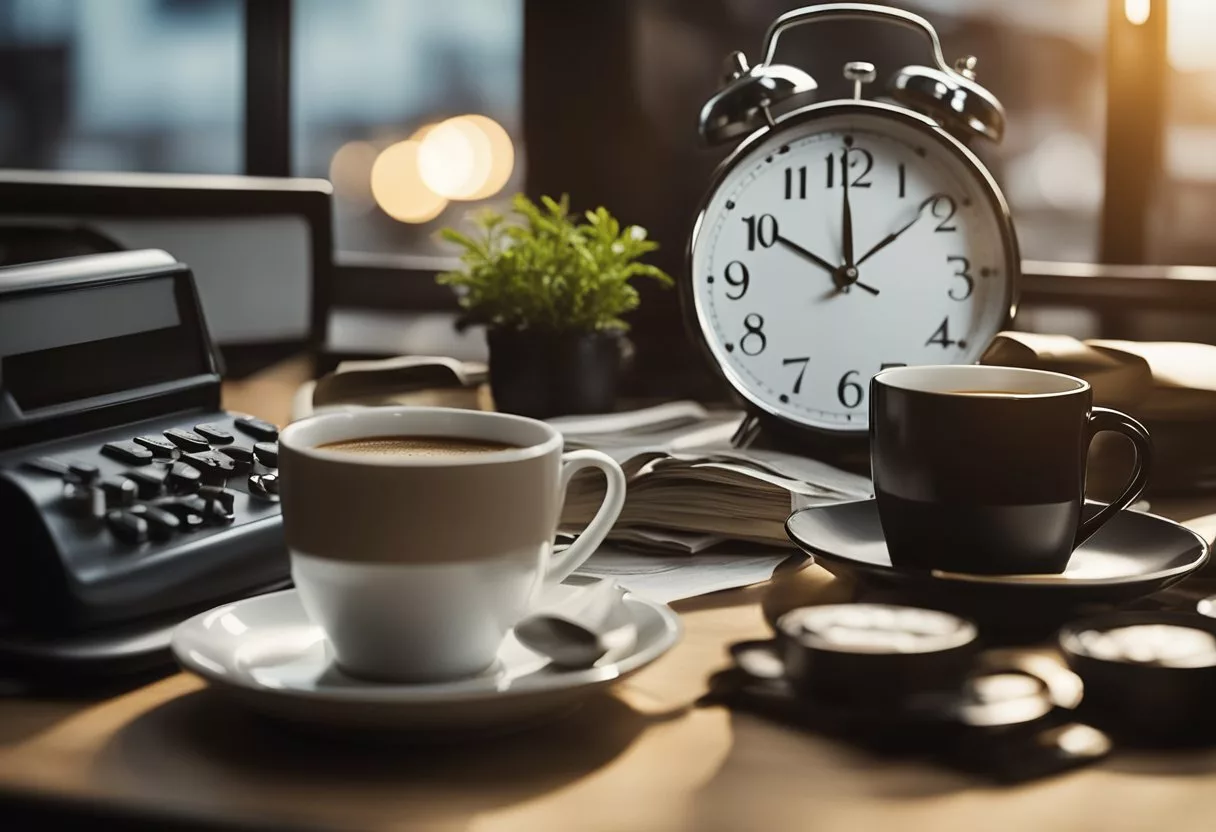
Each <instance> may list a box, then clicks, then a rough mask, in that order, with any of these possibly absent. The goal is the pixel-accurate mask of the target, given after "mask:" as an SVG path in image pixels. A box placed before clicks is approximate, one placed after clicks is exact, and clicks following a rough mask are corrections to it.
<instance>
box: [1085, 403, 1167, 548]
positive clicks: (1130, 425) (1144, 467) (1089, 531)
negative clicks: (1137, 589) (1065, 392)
mask: <svg viewBox="0 0 1216 832" xmlns="http://www.w3.org/2000/svg"><path fill="white" fill-rule="evenodd" d="M1088 430H1089V438H1088V440H1087V441H1086V442H1085V447H1086V448H1088V447H1089V446H1090V444H1091V443H1092V442H1093V441H1094V437H1095V436H1097V435H1098V434H1099V433H1102V432H1103V431H1107V430H1109V431H1113V432H1115V433H1121V434H1123V435H1124V436H1126V437H1127V438H1128V439H1130V440H1131V441H1132V446H1133V447H1134V448H1135V451H1136V462H1135V465H1134V467H1133V468H1132V476H1131V480H1130V481H1129V482H1128V484H1127V487H1126V488H1124V489H1123V493H1122V494H1120V495H1119V496H1118V497H1117V498H1116V499H1114V500H1112V501H1111V503H1110V505H1108V506H1106V507H1105V508H1103V509H1102V510H1101V511H1099V512H1098V513H1097V514H1095V515H1094V516H1093V517H1090V518H1089V519H1088V520H1085V521H1083V522H1082V523H1081V525H1080V526H1078V527H1077V539H1076V541H1075V542H1074V543H1073V548H1076V547H1077V546H1080V545H1081V544H1082V543H1084V542H1085V541H1086V540H1088V539H1089V538H1090V537H1091V536H1092V535H1093V533H1094V532H1096V531H1097V530H1098V529H1100V528H1102V527H1103V526H1104V525H1106V521H1108V520H1110V519H1111V518H1112V517H1114V516H1115V515H1116V514H1117V513H1118V512H1120V511H1122V510H1123V509H1125V508H1127V507H1128V506H1129V505H1131V503H1132V501H1133V500H1135V499H1136V498H1137V497H1139V496H1140V492H1141V491H1143V490H1144V486H1145V485H1146V484H1147V483H1148V475H1149V468H1151V467H1152V464H1153V440H1152V438H1151V437H1150V436H1149V435H1148V430H1147V429H1146V428H1145V427H1144V425H1142V424H1140V423H1139V422H1137V421H1136V420H1135V419H1133V418H1132V417H1131V416H1128V415H1127V414H1126V413H1120V412H1119V411H1118V410H1110V409H1108V408H1105V407H1095V408H1093V409H1092V410H1091V411H1090V413H1089V426H1088Z"/></svg>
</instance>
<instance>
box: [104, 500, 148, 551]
mask: <svg viewBox="0 0 1216 832" xmlns="http://www.w3.org/2000/svg"><path fill="white" fill-rule="evenodd" d="M106 525H107V526H109V527H110V533H111V534H112V535H114V537H115V539H117V540H119V541H120V542H122V543H126V544H127V545H129V546H134V545H136V544H138V543H143V542H144V541H145V540H147V539H148V523H147V521H146V520H144V519H143V518H142V517H139V516H137V515H134V514H132V513H131V512H129V511H125V510H122V509H119V510H117V511H111V512H110V513H109V514H107V515H106Z"/></svg>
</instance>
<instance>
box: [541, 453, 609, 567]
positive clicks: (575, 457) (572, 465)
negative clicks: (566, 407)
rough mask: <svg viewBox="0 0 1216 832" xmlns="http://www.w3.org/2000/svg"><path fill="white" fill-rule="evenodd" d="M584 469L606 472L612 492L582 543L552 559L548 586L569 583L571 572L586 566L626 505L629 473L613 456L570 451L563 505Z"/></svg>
mask: <svg viewBox="0 0 1216 832" xmlns="http://www.w3.org/2000/svg"><path fill="white" fill-rule="evenodd" d="M584 468H599V469H600V470H601V471H603V472H604V478H605V479H607V480H608V491H607V493H606V494H605V495H604V502H603V503H601V504H600V509H599V511H597V512H596V513H595V517H593V518H592V519H591V522H590V523H588V524H587V528H585V529H583V533H582V534H580V535H579V536H578V540H576V541H574V542H573V543H571V544H570V545H569V546H567V547H566V548H565V550H564V551H561V552H556V553H554V554H553V555H552V556H551V557H550V558H549V567H548V569H546V570H545V582H546V583H557V582H559V581H562V580H565V578H567V577H568V576H569V575H570V573H571V572H573V571H574V570H575V569H578V568H579V567H580V566H582V565H583V562H584V561H586V560H587V558H589V557H591V555H592V553H593V552H594V551H595V550H596V549H598V548H599V545H600V544H601V543H603V542H604V538H605V537H607V536H608V532H609V531H611V530H612V524H613V523H615V522H616V518H617V517H619V516H620V514H621V507H622V506H624V505H625V472H624V471H622V470H621V466H619V465H617V464H616V462H615V460H613V459H612V457H610V456H608V455H607V454H602V453H600V452H599V451H570V452H568V453H564V454H562V476H561V485H560V487H559V489H558V495H559V498H560V500H561V502H562V503H565V502H566V486H568V485H569V484H570V479H571V478H572V477H573V476H574V475H575V474H577V473H578V472H579V471H581V470H583V469H584Z"/></svg>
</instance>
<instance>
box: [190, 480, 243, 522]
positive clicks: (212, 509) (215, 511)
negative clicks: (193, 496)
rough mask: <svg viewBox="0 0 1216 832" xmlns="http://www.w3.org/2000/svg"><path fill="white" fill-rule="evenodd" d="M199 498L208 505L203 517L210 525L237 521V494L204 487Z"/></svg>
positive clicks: (226, 490)
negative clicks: (235, 509) (235, 510)
mask: <svg viewBox="0 0 1216 832" xmlns="http://www.w3.org/2000/svg"><path fill="white" fill-rule="evenodd" d="M198 496H199V497H200V498H201V499H202V500H203V501H204V502H205V503H206V504H207V509H206V511H205V512H203V517H204V518H205V519H206V521H207V523H208V524H209V525H219V524H223V523H231V522H232V521H233V520H235V519H236V514H235V512H234V508H235V506H236V492H235V491H229V490H228V489H227V488H219V487H216V486H203V487H202V488H200V489H199V490H198Z"/></svg>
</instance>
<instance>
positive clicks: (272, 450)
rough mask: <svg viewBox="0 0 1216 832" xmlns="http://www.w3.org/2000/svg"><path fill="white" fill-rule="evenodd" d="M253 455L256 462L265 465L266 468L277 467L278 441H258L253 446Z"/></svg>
mask: <svg viewBox="0 0 1216 832" xmlns="http://www.w3.org/2000/svg"><path fill="white" fill-rule="evenodd" d="M253 455H254V456H255V457H256V458H257V460H258V462H260V463H262V464H263V465H265V466H266V467H267V468H278V467H279V443H278V442H258V443H256V444H254V446H253Z"/></svg>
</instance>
